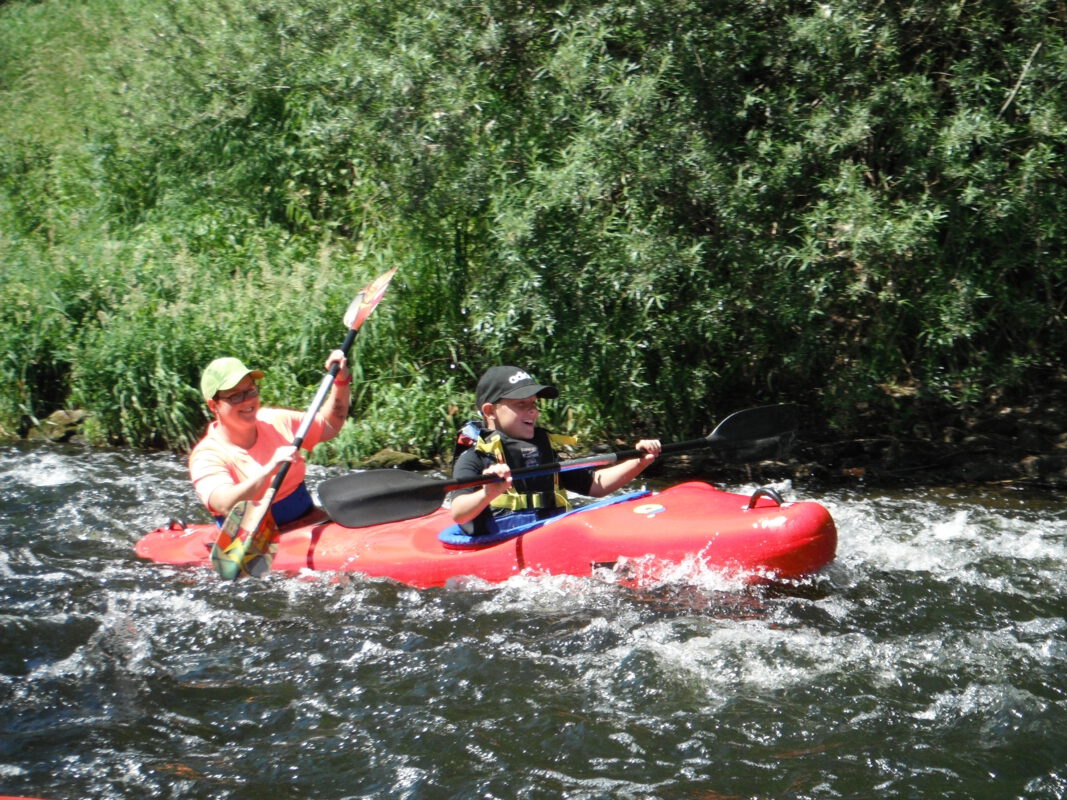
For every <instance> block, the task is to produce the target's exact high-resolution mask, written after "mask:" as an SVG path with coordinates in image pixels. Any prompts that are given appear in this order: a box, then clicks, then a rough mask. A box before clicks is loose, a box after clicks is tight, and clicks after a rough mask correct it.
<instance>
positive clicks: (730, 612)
mask: <svg viewBox="0 0 1067 800" xmlns="http://www.w3.org/2000/svg"><path fill="white" fill-rule="evenodd" d="M312 474H313V476H315V477H316V478H319V477H321V476H322V475H324V474H326V472H325V471H323V470H318V469H316V470H313V472H312ZM728 488H730V487H728ZM734 488H751V487H734ZM778 488H779V489H780V490H781V491H782V492H783V493H784V494H785V495H786V497H787V500H789V499H795V500H816V501H819V502H822V503H823V504H824V505H826V506H827V508H828V509H829V510H830V511H831V513H832V515H833V516H834V519H835V521H836V523H837V526H838V530H839V536H840V541H839V550H838V558H837V560H836V561H835V562H834V563H833V564H832V565H831V566H830V567H829V568H828V569H827V570H826V571H825V572H824V573H823V574H822V575H820V576H817V577H815V578H813V579H811V580H809V581H804V582H800V583H797V584H792V585H772V586H769V587H759V588H753V587H747V586H745V585H744V584H743V582H742V581H741V580H740V579H738V578H736V577H729V576H724V575H722V574H718V573H714V572H709V571H706V570H703V571H702V570H700V569H698V568H696V567H695V566H694V565H692V564H689V565H679V566H678V568H677V571H676V572H675V573H672V574H670V575H668V576H667V579H666V580H664V581H662V582H661V583H658V584H656V585H652V586H646V587H643V588H641V589H640V590H635V589H631V588H626V587H625V586H622V585H620V584H619V582H618V581H617V580H616V576H615V575H613V574H611V573H600V574H598V575H596V576H593V577H589V578H575V577H560V576H525V575H523V576H516V577H515V578H512V579H511V580H509V581H507V582H506V583H504V584H500V585H490V584H486V583H484V582H482V581H478V580H473V579H469V580H457V581H454V582H453V583H452V584H451V585H449V586H448V587H446V588H444V589H439V590H430V591H418V590H414V589H411V588H410V587H406V586H402V585H400V584H396V583H393V582H391V581H386V580H371V579H366V578H362V577H360V576H358V575H346V576H340V579H338V576H314V575H310V574H308V575H304V576H300V577H282V576H272V577H271V578H270V579H268V580H265V581H242V582H239V583H236V584H224V583H221V582H219V581H218V580H217V578H216V577H215V575H214V573H212V572H210V571H209V570H185V569H178V568H173V567H165V566H160V565H156V564H149V563H144V562H141V561H139V560H138V559H136V557H135V556H134V555H133V550H132V548H133V544H134V542H135V541H136V539H137V538H138V536H139V535H141V534H142V533H144V532H146V531H147V530H149V529H151V528H153V527H155V526H157V525H159V524H162V523H164V522H166V521H167V519H169V518H171V517H178V518H183V519H186V520H188V521H194V520H198V519H202V518H203V516H202V515H203V512H202V511H201V510H200V509H199V508H198V507H197V505H196V503H195V499H194V498H193V496H192V493H191V490H190V489H189V487H188V485H187V482H186V476H185V469H184V464H183V463H182V462H181V460H180V459H178V458H175V457H173V456H168V455H160V454H149V455H142V454H136V453H130V452H125V451H87V450H80V449H76V448H54V447H40V446H37V447H29V446H24V447H7V448H0V498H2V499H0V537H2V539H0V542H2V547H0V712H2V713H0V733H2V735H0V794H3V793H12V794H24V795H36V796H42V797H46V798H144V797H167V798H203V797H211V798H257V800H261V799H262V798H264V797H270V798H275V797H282V798H289V797H291V798H297V797H300V798H303V797H307V798H372V797H373V798H379V797H408V798H437V797H499V798H513V797H529V798H541V797H544V798H558V797H568V798H618V797H623V798H681V797H758V798H770V797H774V798H780V797H789V798H839V797H848V798H856V797H875V796H877V797H923V798H926V797H960V798H963V797H967V798H975V797H989V798H1000V797H1026V798H1053V797H1056V798H1062V797H1064V796H1065V795H1067V768H1065V758H1064V753H1067V733H1065V731H1067V678H1065V677H1064V676H1065V675H1067V669H1065V667H1067V623H1065V622H1064V618H1065V616H1067V615H1065V611H1067V602H1065V601H1064V599H1063V587H1064V581H1065V577H1067V513H1065V511H1064V505H1063V498H1062V497H1058V496H1053V495H1051V494H1033V493H1022V492H1013V491H1003V490H1000V491H996V492H993V491H989V490H983V491H971V492H966V491H963V490H954V491H946V490H937V491H935V490H922V491H910V492H899V493H892V494H890V493H884V492H882V493H879V492H873V491H862V490H855V491H849V492H836V493H832V494H824V495H822V496H812V495H810V494H807V493H806V492H805V490H804V487H802V486H792V485H789V484H783V485H781V486H779V487H778Z"/></svg>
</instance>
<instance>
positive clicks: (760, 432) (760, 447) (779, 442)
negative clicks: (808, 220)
mask: <svg viewBox="0 0 1067 800" xmlns="http://www.w3.org/2000/svg"><path fill="white" fill-rule="evenodd" d="M796 427H797V422H796V406H795V405H792V404H783V405H776V406H761V407H759V408H748V409H745V410H743V411H736V412H734V413H733V414H731V415H730V416H728V417H727V418H726V419H724V420H723V421H722V422H720V423H719V424H718V425H717V426H716V427H715V430H713V431H712V432H711V433H710V434H708V435H707V436H704V437H702V438H700V439H690V440H689V441H685V442H674V443H672V444H665V445H663V449H662V451H661V454H666V453H681V452H684V451H686V450H698V449H705V448H711V449H713V450H714V451H715V452H716V454H717V455H718V456H720V457H721V458H724V459H728V460H732V461H752V460H761V459H765V458H772V457H775V456H778V455H780V454H781V453H783V452H784V451H785V449H786V448H787V447H788V446H789V444H790V443H791V442H792V439H793V434H794V432H795V431H796ZM641 455H644V453H643V452H642V451H640V450H622V451H620V452H617V453H606V454H603V455H593V456H586V457H585V458H575V459H571V460H569V461H555V462H552V463H550V464H537V465H535V466H532V467H523V468H521V469H514V470H512V471H511V476H512V478H515V479H521V478H535V477H539V476H541V475H550V474H552V473H555V472H569V471H570V470H575V469H590V468H598V467H606V466H609V465H611V464H615V463H616V462H619V461H626V460H627V459H631V458H637V457H638V456H641ZM499 480H500V478H497V477H495V476H486V477H484V478H478V479H475V480H470V481H439V480H434V479H433V478H427V477H425V476H423V475H419V474H418V473H415V472H404V471H402V470H396V469H373V470H367V471H366V472H354V473H352V474H351V475H341V476H339V477H336V478H330V479H329V480H325V481H323V482H322V483H320V484H319V486H318V494H319V501H320V502H321V503H322V507H323V508H324V509H325V510H326V513H327V514H329V515H330V517H332V518H333V519H334V520H335V521H336V522H339V523H340V524H341V525H344V526H345V527H347V528H364V527H367V526H369V525H380V524H382V523H385V522H396V521H398V520H402V519H411V518H413V517H421V516H424V515H426V514H430V513H432V512H433V511H435V510H436V509H437V508H439V507H440V506H441V504H442V503H443V502H444V499H445V497H446V495H447V494H448V493H449V492H451V491H454V490H456V489H470V488H473V487H475V486H483V485H485V484H487V483H493V482H494V481H499Z"/></svg>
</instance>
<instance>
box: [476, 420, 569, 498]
mask: <svg viewBox="0 0 1067 800" xmlns="http://www.w3.org/2000/svg"><path fill="white" fill-rule="evenodd" d="M577 443H578V440H577V439H576V438H575V437H573V436H566V435H564V434H561V433H550V432H549V431H546V430H545V429H544V428H535V429H534V438H533V439H532V440H530V441H528V442H527V441H525V440H522V439H513V438H512V437H510V436H507V435H506V434H504V433H501V432H500V431H494V430H483V431H481V432H480V434H479V436H478V440H477V442H475V444H474V448H475V449H476V450H477V451H478V452H479V453H482V454H484V455H486V456H489V457H491V458H492V459H493V460H495V461H497V462H498V463H501V464H503V463H507V464H508V466H510V467H511V468H512V469H513V470H515V469H522V468H523V467H530V466H535V465H537V464H546V463H550V462H552V461H553V460H554V459H555V449H556V448H557V447H564V446H573V445H575V444H577ZM489 505H490V506H491V507H492V508H498V509H507V510H508V511H525V510H529V509H561V510H564V511H566V510H568V509H570V507H571V504H570V501H569V500H568V499H567V493H566V492H564V491H563V490H562V489H561V488H560V485H559V473H558V472H557V473H554V474H552V475H544V476H540V477H537V478H528V479H517V480H515V481H514V483H513V485H512V488H511V489H509V490H508V491H506V492H504V493H502V494H500V495H497V497H495V498H494V499H493V500H492V502H491V503H490V504H489Z"/></svg>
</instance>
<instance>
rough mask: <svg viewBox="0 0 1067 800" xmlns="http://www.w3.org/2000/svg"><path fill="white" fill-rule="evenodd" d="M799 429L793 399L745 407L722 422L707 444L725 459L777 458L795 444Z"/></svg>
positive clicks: (761, 459) (743, 460) (783, 455)
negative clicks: (776, 403)
mask: <svg viewBox="0 0 1067 800" xmlns="http://www.w3.org/2000/svg"><path fill="white" fill-rule="evenodd" d="M796 429H797V407H796V406H795V405H793V404H792V403H783V404H781V405H776V406H761V407H759V408H746V409H744V410H743V411H737V412H735V413H733V414H731V415H730V416H728V417H727V418H726V419H724V420H723V421H722V422H720V423H719V424H718V426H716V428H715V430H713V431H712V432H711V434H710V435H709V436H708V444H709V445H710V446H711V448H712V451H713V452H714V453H715V455H717V456H718V457H719V458H721V459H722V460H724V461H733V462H738V463H741V462H746V461H766V460H770V459H774V460H778V459H781V458H784V457H785V456H786V454H787V453H788V452H789V449H790V448H791V447H792V445H793V439H794V438H795V437H796Z"/></svg>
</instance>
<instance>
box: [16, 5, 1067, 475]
mask: <svg viewBox="0 0 1067 800" xmlns="http://www.w3.org/2000/svg"><path fill="white" fill-rule="evenodd" d="M1064 13H1065V12H1064V6H1063V4H1062V3H1061V2H1054V1H1053V0H972V2H969V3H964V2H942V0H901V2H884V0H828V1H827V2H821V3H820V2H797V1H796V0H792V1H788V0H722V2H717V3H706V2H702V1H701V0H602V2H570V3H552V2H546V3H533V4H531V3H522V2H516V0H462V2H460V1H458V0H360V1H359V2H340V0H211V2H207V0H181V2H178V0H43V2H33V3H31V2H23V1H20V0H13V1H12V2H8V3H6V4H3V5H0V105H2V106H3V107H4V108H5V113H4V115H3V118H2V120H0V233H2V236H3V238H2V240H0V269H2V270H3V277H4V280H3V283H2V285H0V301H2V302H3V307H4V308H5V310H6V312H7V313H6V314H4V315H3V318H2V320H0V355H2V358H3V361H2V365H0V425H2V426H3V428H4V430H7V431H9V432H11V431H14V430H15V429H16V428H17V426H18V424H19V420H20V419H22V418H25V417H26V416H33V415H36V416H42V415H43V414H46V413H47V412H49V411H51V410H53V409H54V408H57V407H59V406H64V405H80V406H82V407H84V408H87V409H88V410H90V411H91V412H92V414H93V419H94V430H95V433H96V435H97V436H98V437H99V438H101V439H106V440H110V441H124V442H127V443H131V444H135V445H164V446H172V447H185V446H187V445H188V444H189V442H190V440H191V438H192V437H195V436H196V435H197V434H198V432H199V428H200V426H202V424H203V421H204V419H205V418H204V411H203V409H202V404H201V403H200V400H199V397H198V393H197V390H196V384H197V378H198V374H199V370H200V369H201V367H202V366H203V364H204V363H206V362H207V361H208V360H210V359H211V358H213V357H215V356H216V355H219V354H224V353H228V354H235V355H239V356H241V357H242V358H244V359H246V360H248V361H250V362H252V363H255V364H257V365H262V366H263V367H264V368H265V369H266V370H267V371H268V373H269V379H268V381H267V382H266V385H265V398H266V400H267V401H268V402H278V403H285V404H288V405H292V406H300V405H302V404H305V403H306V401H307V399H308V398H309V396H310V392H311V391H312V390H313V388H314V386H315V384H316V383H317V378H318V376H319V375H320V374H321V373H320V372H319V370H320V368H321V364H322V361H323V359H324V357H325V354H326V353H327V352H328V351H329V350H330V349H331V348H332V347H335V346H336V345H337V344H338V343H339V342H340V340H341V338H342V337H343V335H344V330H343V327H342V326H341V324H340V316H341V314H342V313H343V311H344V308H345V306H346V305H347V303H348V300H349V299H350V298H351V296H352V295H353V294H354V292H355V291H356V290H357V289H358V288H359V287H360V286H362V285H363V284H364V283H365V282H366V281H368V280H370V278H372V277H373V276H374V275H376V274H378V273H379V272H381V271H383V270H384V269H385V268H386V267H387V266H391V265H394V264H396V265H399V266H400V268H401V269H400V273H399V274H398V276H397V278H396V280H395V281H394V283H393V286H392V288H391V289H390V293H389V295H388V296H387V298H386V300H385V301H384V302H383V303H382V305H381V306H380V307H379V309H378V311H376V312H375V316H374V317H373V318H372V319H371V321H370V322H369V323H368V324H367V325H366V326H365V328H364V330H363V332H361V334H360V337H359V339H358V340H357V341H358V344H357V348H356V352H355V360H356V361H358V375H357V379H358V384H357V392H356V400H357V408H356V411H355V414H356V416H357V417H358V418H359V419H360V420H361V422H360V423H359V424H356V425H350V426H348V428H347V430H346V434H345V438H344V439H343V441H341V442H339V443H338V444H337V446H336V448H335V450H334V455H340V456H344V457H357V456H359V455H363V454H366V453H367V452H368V451H369V450H371V449H373V448H376V447H379V446H384V445H391V446H394V447H404V448H407V449H416V450H421V451H422V452H425V453H429V454H433V453H435V452H437V451H438V450H440V449H442V448H444V447H447V442H448V440H449V439H450V438H451V435H452V430H451V428H452V426H453V425H454V423H455V422H456V418H457V416H458V417H462V416H464V415H465V414H466V413H467V411H468V409H469V406H470V403H471V398H470V393H471V390H472V386H473V382H474V379H475V376H476V375H477V373H478V372H480V371H481V369H483V368H484V367H485V366H488V365H490V364H492V363H499V362H504V363H518V364H522V365H528V366H529V368H530V369H531V370H532V371H533V372H534V373H535V374H536V375H537V376H538V377H539V378H541V379H543V380H548V379H550V380H553V381H555V382H557V383H559V384H560V385H561V386H562V387H564V389H565V391H564V399H563V400H561V401H557V402H555V403H553V404H552V408H551V409H550V413H551V415H552V422H553V423H554V425H555V426H556V427H567V428H570V429H573V430H578V431H580V432H583V433H588V434H591V435H593V436H604V435H607V434H608V433H617V434H622V435H624V436H625V437H627V438H632V437H633V436H634V435H636V434H637V433H642V432H649V431H650V432H655V433H658V434H660V435H662V436H664V437H665V438H668V437H671V436H681V435H689V434H691V433H694V432H699V431H701V430H706V429H707V427H708V426H709V425H710V424H711V423H713V422H714V421H715V420H716V419H718V418H721V417H722V416H723V415H724V414H725V413H726V412H728V411H730V410H733V409H735V408H738V407H741V406H744V405H751V404H756V403H759V402H765V401H772V400H782V399H793V400H799V401H803V402H806V403H809V404H811V405H812V406H813V407H815V408H817V409H819V410H821V411H822V412H824V413H825V414H826V415H827V416H828V417H829V418H831V419H833V420H834V421H835V422H836V423H837V424H838V425H840V426H841V427H843V428H847V427H848V426H849V425H850V424H852V421H853V419H854V415H855V414H856V413H857V410H858V409H867V410H868V411H870V410H872V409H873V410H876V411H878V412H880V413H882V412H884V417H885V419H896V420H900V421H901V424H905V423H906V422H907V420H908V417H909V415H910V414H914V413H916V412H915V409H917V408H919V407H920V406H924V405H926V406H928V405H930V404H950V405H953V406H956V407H964V406H966V405H968V404H975V403H979V402H982V401H984V400H985V399H987V398H989V397H990V396H993V395H995V394H996V393H998V392H1001V391H1004V390H1006V389H1012V388H1017V387H1021V386H1023V387H1024V386H1026V385H1027V384H1028V383H1033V382H1035V381H1040V380H1042V379H1043V378H1044V377H1047V376H1048V375H1049V374H1050V373H1051V372H1053V371H1055V370H1058V369H1059V368H1060V367H1059V365H1060V364H1061V363H1062V361H1063V356H1064V341H1065V336H1064V333H1065V331H1064V319H1063V302H1064V296H1065V292H1064V284H1065V279H1067V268H1065V259H1067V213H1065V211H1067V181H1065V175H1064V158H1065V137H1067V93H1065V92H1064V91H1063V81H1062V78H1063V75H1064V74H1067V44H1065V40H1064V32H1065V20H1064ZM457 408H458V411H457Z"/></svg>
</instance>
